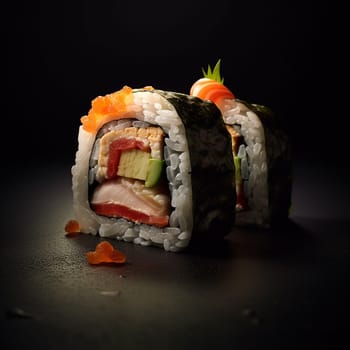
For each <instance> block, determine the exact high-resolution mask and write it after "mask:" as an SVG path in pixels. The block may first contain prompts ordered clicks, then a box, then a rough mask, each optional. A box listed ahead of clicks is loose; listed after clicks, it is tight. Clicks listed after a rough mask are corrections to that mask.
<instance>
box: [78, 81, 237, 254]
mask: <svg viewBox="0 0 350 350" xmlns="http://www.w3.org/2000/svg"><path fill="white" fill-rule="evenodd" d="M81 122H82V125H81V126H80V128H79V136H78V143H79V147H78V150H77V153H76V159H75V164H74V165H73V167H72V175H73V179H72V188H73V207H74V212H75V216H76V219H77V220H78V222H79V225H80V230H81V232H85V233H91V234H99V235H100V236H102V237H115V238H117V239H120V240H125V241H130V242H134V243H136V244H141V245H155V246H161V247H163V248H164V249H165V250H169V251H179V250H182V249H184V248H185V247H187V246H188V244H189V243H190V240H191V241H192V240H193V239H195V238H197V239H201V238H219V237H223V236H224V235H226V234H227V233H228V232H229V231H230V229H231V227H232V225H233V223H234V217H235V215H234V212H235V209H234V203H235V190H234V186H233V185H232V177H233V174H234V163H233V159H232V155H231V139H230V137H229V134H228V132H227V130H226V128H225V126H224V123H223V121H222V118H221V114H220V111H219V109H218V108H217V107H216V106H215V105H214V104H212V103H210V102H206V101H202V100H201V99H199V98H197V97H192V96H189V95H185V94H181V93H176V92H169V91H162V90H155V89H153V88H152V87H146V88H143V89H132V88H130V87H128V86H125V87H124V88H123V89H121V90H119V91H117V92H114V93H112V94H109V95H106V96H99V97H97V98H95V99H94V100H93V101H92V108H91V109H90V111H89V113H88V115H86V116H84V117H82V118H81Z"/></svg>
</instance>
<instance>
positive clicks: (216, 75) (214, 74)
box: [202, 58, 224, 84]
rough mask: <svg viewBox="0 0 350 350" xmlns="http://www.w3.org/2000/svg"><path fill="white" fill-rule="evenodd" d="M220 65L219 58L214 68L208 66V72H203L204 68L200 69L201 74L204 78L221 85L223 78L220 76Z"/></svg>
mask: <svg viewBox="0 0 350 350" xmlns="http://www.w3.org/2000/svg"><path fill="white" fill-rule="evenodd" d="M220 64H221V58H219V60H218V61H217V62H216V64H215V66H214V68H213V69H212V68H211V67H210V65H209V64H208V70H207V71H205V70H204V68H202V72H203V75H204V78H208V79H212V80H216V81H217V82H219V83H221V84H223V83H224V78H223V77H221V75H220Z"/></svg>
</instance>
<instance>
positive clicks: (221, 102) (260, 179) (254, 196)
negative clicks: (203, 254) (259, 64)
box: [190, 60, 292, 228]
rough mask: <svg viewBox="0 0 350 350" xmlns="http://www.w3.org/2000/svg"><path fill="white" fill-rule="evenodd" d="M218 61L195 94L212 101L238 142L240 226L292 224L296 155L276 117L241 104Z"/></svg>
mask: <svg viewBox="0 0 350 350" xmlns="http://www.w3.org/2000/svg"><path fill="white" fill-rule="evenodd" d="M220 62H221V60H218V62H217V63H216V65H215V66H214V68H213V69H211V67H210V66H208V70H207V71H205V70H204V69H202V72H203V75H204V77H202V78H199V79H198V80H197V81H195V82H194V84H193V85H192V86H191V88H190V95H191V96H197V97H199V98H201V99H203V100H204V101H212V102H213V103H214V104H215V105H216V106H217V107H218V108H219V109H220V111H221V113H222V117H223V120H224V122H225V124H226V127H227V130H228V131H229V133H230V135H231V138H232V154H233V158H234V163H235V182H236V193H237V201H236V219H235V224H236V225H243V226H247V225H248V226H249V225H252V226H259V227H266V228H271V227H273V226H279V225H280V224H284V223H286V222H287V221H288V218H289V211H290V207H291V195H292V152H291V144H290V142H289V138H288V135H287V133H286V131H285V130H284V129H283V128H282V127H281V125H280V124H279V121H278V119H277V117H276V115H275V114H274V113H273V111H272V110H271V109H270V108H268V107H266V106H262V105H258V104H254V103H248V102H246V101H244V100H241V99H238V98H236V96H235V95H234V94H233V92H232V91H231V90H230V89H229V88H228V87H227V86H226V85H224V80H223V78H221V74H220Z"/></svg>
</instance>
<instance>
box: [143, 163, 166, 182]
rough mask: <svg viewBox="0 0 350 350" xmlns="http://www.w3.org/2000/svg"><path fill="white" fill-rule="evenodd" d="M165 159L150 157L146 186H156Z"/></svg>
mask: <svg viewBox="0 0 350 350" xmlns="http://www.w3.org/2000/svg"><path fill="white" fill-rule="evenodd" d="M163 164H164V160H161V159H154V158H150V159H149V160H148V166H147V171H146V180H145V187H153V186H155V185H156V184H157V183H158V182H159V180H160V178H161V175H162V171H163Z"/></svg>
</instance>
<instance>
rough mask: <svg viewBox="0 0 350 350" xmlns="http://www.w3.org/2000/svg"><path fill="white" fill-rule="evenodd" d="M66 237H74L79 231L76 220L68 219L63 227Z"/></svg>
mask: <svg viewBox="0 0 350 350" xmlns="http://www.w3.org/2000/svg"><path fill="white" fill-rule="evenodd" d="M64 230H65V231H66V237H75V236H77V235H78V234H79V233H80V225H79V222H78V221H77V220H69V221H68V222H67V223H66V226H65V227H64Z"/></svg>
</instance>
